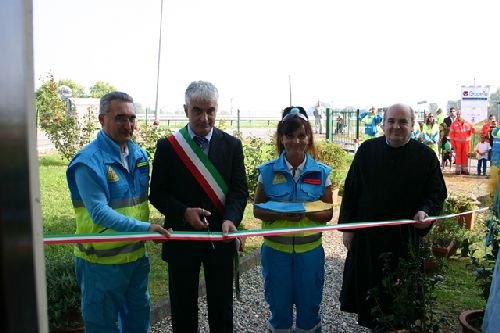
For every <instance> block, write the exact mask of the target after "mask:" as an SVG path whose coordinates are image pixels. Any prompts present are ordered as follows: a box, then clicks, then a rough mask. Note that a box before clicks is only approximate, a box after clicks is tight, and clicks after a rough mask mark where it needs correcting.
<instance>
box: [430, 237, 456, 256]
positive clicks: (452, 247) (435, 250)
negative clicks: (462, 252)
mask: <svg viewBox="0 0 500 333" xmlns="http://www.w3.org/2000/svg"><path fill="white" fill-rule="evenodd" d="M456 251H457V246H456V244H455V241H450V243H449V244H448V246H447V247H438V246H433V247H432V254H434V256H436V257H440V258H448V257H449V256H451V255H453V254H455V252H456Z"/></svg>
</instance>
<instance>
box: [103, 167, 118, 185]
mask: <svg viewBox="0 0 500 333" xmlns="http://www.w3.org/2000/svg"><path fill="white" fill-rule="evenodd" d="M106 179H107V181H108V182H110V183H115V182H117V181H119V180H120V177H118V175H117V174H116V172H115V170H113V168H112V167H110V166H109V167H108V174H107V175H106Z"/></svg>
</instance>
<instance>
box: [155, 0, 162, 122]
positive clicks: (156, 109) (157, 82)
mask: <svg viewBox="0 0 500 333" xmlns="http://www.w3.org/2000/svg"><path fill="white" fill-rule="evenodd" d="M162 22H163V0H161V8H160V36H159V39H158V68H157V70H156V101H155V120H159V119H160V110H158V91H159V86H160V61H161V26H162Z"/></svg>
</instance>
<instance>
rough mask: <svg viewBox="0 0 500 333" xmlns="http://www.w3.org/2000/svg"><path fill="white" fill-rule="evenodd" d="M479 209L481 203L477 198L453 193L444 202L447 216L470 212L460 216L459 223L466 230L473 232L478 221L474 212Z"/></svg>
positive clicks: (444, 210)
mask: <svg viewBox="0 0 500 333" xmlns="http://www.w3.org/2000/svg"><path fill="white" fill-rule="evenodd" d="M478 207H479V201H478V200H477V199H476V198H475V197H472V196H467V195H464V194H459V193H453V192H452V193H450V194H449V195H448V198H446V200H445V202H444V205H443V212H445V213H446V214H458V213H464V212H469V211H470V213H468V214H465V215H460V216H458V217H457V222H458V224H459V225H461V226H463V227H464V228H466V229H468V230H472V229H473V228H474V222H475V219H476V213H475V212H474V210H475V209H477V208H478Z"/></svg>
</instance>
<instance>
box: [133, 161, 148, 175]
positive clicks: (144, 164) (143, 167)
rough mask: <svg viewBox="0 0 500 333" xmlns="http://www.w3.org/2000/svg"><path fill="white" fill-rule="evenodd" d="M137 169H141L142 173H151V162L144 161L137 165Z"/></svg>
mask: <svg viewBox="0 0 500 333" xmlns="http://www.w3.org/2000/svg"><path fill="white" fill-rule="evenodd" d="M136 168H137V169H139V171H140V172H141V173H149V162H148V161H143V162H138V163H137V164H136Z"/></svg>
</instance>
